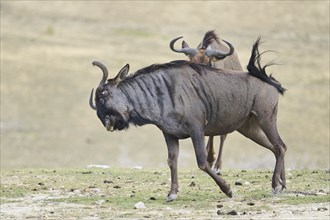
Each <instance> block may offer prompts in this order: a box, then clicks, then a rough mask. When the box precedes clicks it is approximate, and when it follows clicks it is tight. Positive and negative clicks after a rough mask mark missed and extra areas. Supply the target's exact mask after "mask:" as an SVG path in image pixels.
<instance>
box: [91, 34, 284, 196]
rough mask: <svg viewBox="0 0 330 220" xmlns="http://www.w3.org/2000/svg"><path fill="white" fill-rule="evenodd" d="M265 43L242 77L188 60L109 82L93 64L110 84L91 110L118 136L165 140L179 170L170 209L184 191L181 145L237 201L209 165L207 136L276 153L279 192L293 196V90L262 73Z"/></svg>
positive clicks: (173, 167)
mask: <svg viewBox="0 0 330 220" xmlns="http://www.w3.org/2000/svg"><path fill="white" fill-rule="evenodd" d="M259 40H260V39H258V40H257V41H256V43H255V44H254V45H253V48H252V54H251V57H250V60H249V63H248V66H247V69H248V72H235V74H233V71H230V70H223V69H214V68H212V67H210V66H207V65H200V64H196V63H192V62H188V61H182V60H181V61H172V62H170V63H166V64H158V65H156V64H154V65H151V66H148V67H146V68H143V69H140V70H138V71H137V72H135V73H134V74H131V75H129V76H127V74H128V71H129V65H128V64H127V65H126V66H124V67H123V68H122V69H121V70H120V71H119V73H118V74H117V76H116V77H115V78H113V79H109V80H107V78H108V70H107V68H106V67H105V65H103V64H102V63H100V62H97V61H94V62H93V65H96V66H97V67H99V68H100V69H101V70H102V72H103V77H102V79H101V81H100V83H99V85H98V88H97V89H96V92H95V99H94V100H95V103H94V102H93V90H92V92H91V95H90V99H89V104H90V106H91V108H93V109H94V110H96V113H97V116H98V117H99V119H100V120H101V122H102V124H103V125H104V127H105V128H106V129H107V130H108V131H115V130H124V129H127V128H128V127H129V125H130V124H133V125H136V126H142V125H145V124H154V125H156V126H157V127H158V128H159V129H160V130H161V131H162V132H163V135H164V137H165V142H166V144H167V148H168V165H169V167H170V170H171V188H170V191H169V194H168V197H167V200H168V201H172V200H174V199H176V197H177V192H178V188H179V184H178V176H177V162H178V154H179V139H184V138H189V137H190V138H191V139H192V143H193V147H194V151H195V156H196V159H197V164H198V167H199V168H200V169H201V170H203V171H204V172H206V173H207V174H209V175H210V176H211V177H212V178H213V179H214V181H215V182H216V184H217V185H218V186H219V187H220V189H221V190H222V191H223V192H224V193H225V194H226V195H227V196H228V197H232V191H231V189H230V186H229V185H228V184H227V183H226V181H225V180H224V179H223V178H222V177H221V176H218V175H217V174H216V173H215V172H214V171H213V170H212V169H211V168H210V166H209V164H208V162H207V158H206V148H205V143H204V136H210V135H212V136H215V135H222V134H228V133H230V132H233V131H235V130H237V131H238V132H240V133H241V134H243V135H244V136H246V137H247V138H250V139H251V140H253V141H255V142H256V143H258V144H260V145H261V146H263V147H265V148H267V149H269V150H271V151H272V152H273V153H274V155H275V159H276V164H275V169H274V172H273V177H272V188H273V192H274V193H278V192H280V191H282V189H284V188H285V186H286V180H285V167H284V155H285V152H286V145H285V144H284V142H283V141H282V139H281V138H280V136H279V134H278V131H277V125H276V116H277V109H278V97H279V93H282V94H283V92H284V90H285V89H284V88H283V87H282V86H281V84H280V83H279V82H277V81H276V80H275V79H274V78H272V77H269V76H268V75H267V74H266V72H265V67H263V68H262V67H261V66H260V53H259V50H258V46H259ZM266 66H267V65H266Z"/></svg>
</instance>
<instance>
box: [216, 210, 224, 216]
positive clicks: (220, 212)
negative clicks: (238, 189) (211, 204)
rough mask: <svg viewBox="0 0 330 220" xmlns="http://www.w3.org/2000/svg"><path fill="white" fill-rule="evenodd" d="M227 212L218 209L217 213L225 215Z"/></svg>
mask: <svg viewBox="0 0 330 220" xmlns="http://www.w3.org/2000/svg"><path fill="white" fill-rule="evenodd" d="M224 214H225V213H224V212H222V211H221V210H218V211H217V215H224Z"/></svg>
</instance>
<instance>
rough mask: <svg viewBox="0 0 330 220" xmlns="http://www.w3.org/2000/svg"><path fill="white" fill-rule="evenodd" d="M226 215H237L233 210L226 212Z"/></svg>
mask: <svg viewBox="0 0 330 220" xmlns="http://www.w3.org/2000/svg"><path fill="white" fill-rule="evenodd" d="M227 215H238V213H237V212H236V211H235V210H232V211H230V212H228V213H227Z"/></svg>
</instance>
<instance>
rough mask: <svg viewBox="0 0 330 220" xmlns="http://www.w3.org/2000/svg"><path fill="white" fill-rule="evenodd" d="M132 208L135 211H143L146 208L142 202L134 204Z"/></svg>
mask: <svg viewBox="0 0 330 220" xmlns="http://www.w3.org/2000/svg"><path fill="white" fill-rule="evenodd" d="M134 208H135V209H145V208H146V206H145V204H144V203H143V202H138V203H136V204H135V205H134Z"/></svg>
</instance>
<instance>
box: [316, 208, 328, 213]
mask: <svg viewBox="0 0 330 220" xmlns="http://www.w3.org/2000/svg"><path fill="white" fill-rule="evenodd" d="M327 210H328V209H327V208H325V207H320V208H317V211H319V212H323V211H327Z"/></svg>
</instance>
